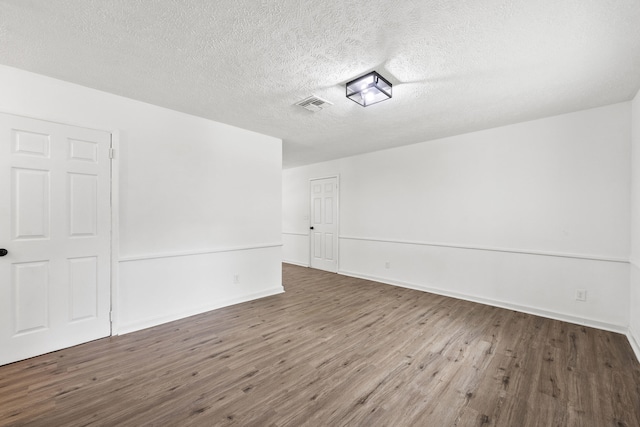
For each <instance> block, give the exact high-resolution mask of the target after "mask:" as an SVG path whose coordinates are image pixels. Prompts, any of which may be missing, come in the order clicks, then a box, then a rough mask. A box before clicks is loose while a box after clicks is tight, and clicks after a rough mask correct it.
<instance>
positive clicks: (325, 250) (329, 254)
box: [310, 178, 338, 273]
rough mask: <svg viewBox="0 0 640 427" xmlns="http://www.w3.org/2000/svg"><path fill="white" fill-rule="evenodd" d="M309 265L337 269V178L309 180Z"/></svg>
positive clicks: (322, 268)
mask: <svg viewBox="0 0 640 427" xmlns="http://www.w3.org/2000/svg"><path fill="white" fill-rule="evenodd" d="M310 191H311V215H310V217H311V227H313V228H312V230H311V267H312V268H317V269H320V270H326V271H331V272H334V273H335V272H336V271H337V270H338V217H337V216H338V179H337V178H325V179H314V180H311V188H310Z"/></svg>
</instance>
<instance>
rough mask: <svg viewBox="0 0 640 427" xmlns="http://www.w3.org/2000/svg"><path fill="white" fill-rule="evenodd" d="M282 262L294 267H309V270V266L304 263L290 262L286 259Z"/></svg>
mask: <svg viewBox="0 0 640 427" xmlns="http://www.w3.org/2000/svg"><path fill="white" fill-rule="evenodd" d="M282 262H283V263H285V264H292V265H297V266H299V267H307V268H309V264H305V263H303V262H297V261H289V260H286V259H283V260H282Z"/></svg>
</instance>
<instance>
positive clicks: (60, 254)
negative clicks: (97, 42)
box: [0, 114, 111, 365]
mask: <svg viewBox="0 0 640 427" xmlns="http://www.w3.org/2000/svg"><path fill="white" fill-rule="evenodd" d="M110 145H111V135H110V134H109V133H108V132H102V131H96V130H91V129H84V128H78V127H74V126H67V125H62V124H58V123H52V122H47V121H42V120H35V119H29V118H25V117H19V116H13V115H9V114H0V248H5V249H7V250H8V251H9V253H8V254H7V255H6V256H4V257H0V349H2V351H0V365H1V364H6V363H11V362H14V361H17V360H21V359H25V358H28V357H32V356H36V355H38V354H43V353H47V352H50V351H54V350H58V349H61V348H65V347H69V346H72V345H76V344H80V343H83V342H86V341H90V340H94V339H97V338H102V337H105V336H108V335H110V333H111V322H110V315H109V314H110V310H111V295H110V286H111V285H110V247H111V237H110V236H111V202H110V198H111V161H110V159H109V148H110Z"/></svg>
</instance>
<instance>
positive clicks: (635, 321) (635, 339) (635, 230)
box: [628, 92, 640, 359]
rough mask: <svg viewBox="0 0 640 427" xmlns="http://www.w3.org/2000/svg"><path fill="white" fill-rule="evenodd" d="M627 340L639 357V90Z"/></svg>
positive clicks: (635, 109)
mask: <svg viewBox="0 0 640 427" xmlns="http://www.w3.org/2000/svg"><path fill="white" fill-rule="evenodd" d="M631 122H632V131H631V134H632V143H631V280H630V287H631V289H630V298H629V305H630V310H631V311H630V319H629V334H628V337H629V342H630V343H631V345H632V346H633V348H634V350H635V352H636V355H637V356H638V359H640V92H638V94H637V95H636V97H635V99H634V100H633V104H632V115H631Z"/></svg>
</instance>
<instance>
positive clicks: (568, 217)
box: [282, 103, 631, 331]
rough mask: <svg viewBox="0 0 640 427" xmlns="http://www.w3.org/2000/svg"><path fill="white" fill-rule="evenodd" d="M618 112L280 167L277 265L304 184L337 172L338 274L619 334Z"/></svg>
mask: <svg viewBox="0 0 640 427" xmlns="http://www.w3.org/2000/svg"><path fill="white" fill-rule="evenodd" d="M630 110H631V108H630V103H621V104H616V105H611V106H607V107H602V108H596V109H592V110H586V111H580V112H576V113H571V114H565V115H561V116H556V117H550V118H545V119H541V120H536V121H531V122H526V123H520V124H516V125H511V126H505V127H501V128H496V129H490V130H485V131H481V132H474V133H470V134H465V135H460V136H455V137H450V138H444V139H440V140H435V141H429V142H424V143H420V144H415V145H411V146H406V147H400V148H394V149H390V150H385V151H380V152H376V153H371V154H366V155H361V156H355V157H350V158H344V159H340V160H336V161H332V162H326V163H321V164H316V165H311V166H305V167H300V168H294V169H288V170H285V171H284V172H283V188H284V192H283V207H284V210H285V214H284V216H283V227H282V229H283V232H284V233H285V234H284V236H283V242H284V248H283V257H284V260H285V261H287V262H294V263H298V264H308V246H309V242H308V221H306V220H305V218H306V217H305V215H308V206H309V203H308V180H309V179H310V178H316V177H322V176H327V175H336V174H339V175H340V182H341V189H340V259H339V270H340V272H341V273H343V274H348V275H353V276H359V277H367V278H372V279H375V280H380V281H383V282H387V283H393V284H397V285H401V286H408V287H412V288H418V289H424V290H430V291H434V292H437V293H442V294H448V295H453V296H457V297H462V298H468V299H472V300H477V301H482V302H485V303H490V304H496V305H500V306H505V307H512V308H515V309H518V310H522V311H528V312H533V313H538V314H543V315H546V316H549V317H557V318H562V319H566V320H569V321H573V322H578V323H587V324H590V325H594V326H599V327H603V328H606V329H613V330H618V331H626V328H627V325H628V321H629V318H628V309H629V307H628V289H629V284H628V283H629V267H628V262H627V261H628V254H629V245H630V239H629V235H630V233H629V222H630V218H629V209H630V201H629V194H630V183H629V174H630V164H629V156H630V138H631V136H630V133H631V122H630ZM386 262H390V264H391V268H389V269H386V268H385V263H386ZM576 289H585V290H586V291H587V295H588V299H587V301H586V302H577V301H576V300H575V291H576Z"/></svg>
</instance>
